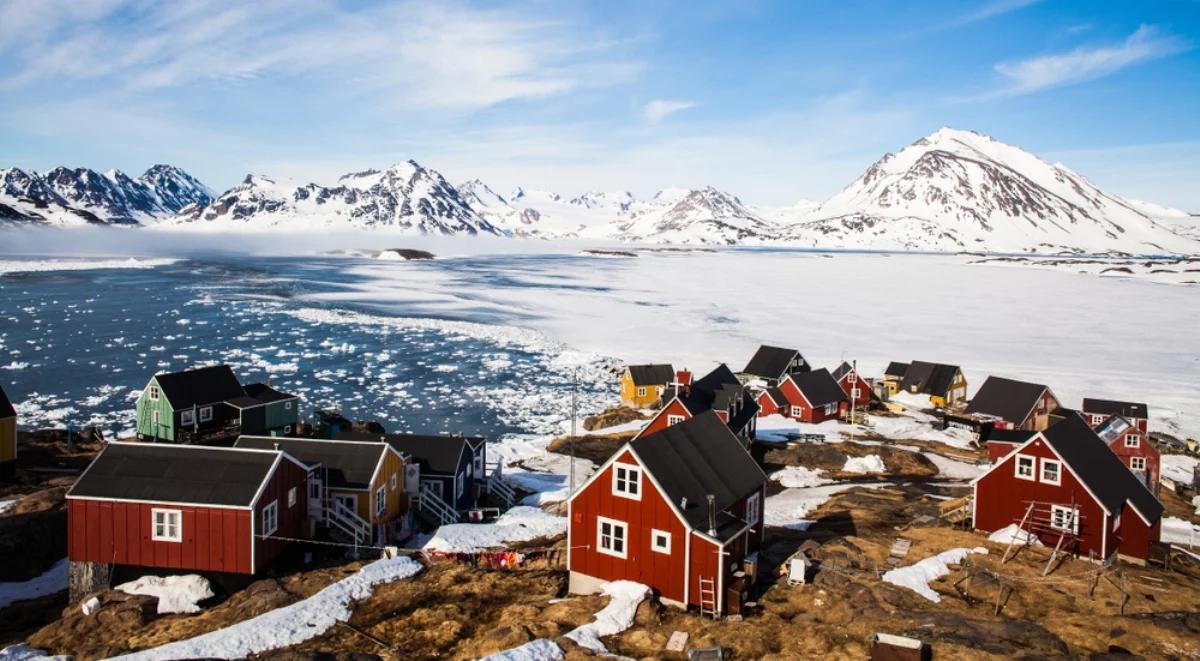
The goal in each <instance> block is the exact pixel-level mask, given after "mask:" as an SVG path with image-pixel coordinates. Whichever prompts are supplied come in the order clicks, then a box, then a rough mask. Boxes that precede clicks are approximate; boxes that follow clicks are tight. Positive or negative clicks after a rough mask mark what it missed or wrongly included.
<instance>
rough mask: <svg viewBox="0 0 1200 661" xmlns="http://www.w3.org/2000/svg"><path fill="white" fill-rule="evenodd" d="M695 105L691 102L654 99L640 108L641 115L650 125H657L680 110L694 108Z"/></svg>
mask: <svg viewBox="0 0 1200 661" xmlns="http://www.w3.org/2000/svg"><path fill="white" fill-rule="evenodd" d="M695 107H696V104H695V102H693V101H677V100H670V99H655V100H653V101H651V102H650V103H647V104H646V107H644V108H642V115H643V116H644V117H645V118H646V119H647V120H648V121H649V122H650V123H651V124H657V123H659V122H661V121H662V120H663V119H665V118H666V117H667V115H673V114H675V113H677V112H679V111H680V110H687V109H688V108H695Z"/></svg>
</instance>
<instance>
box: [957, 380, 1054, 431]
mask: <svg viewBox="0 0 1200 661" xmlns="http://www.w3.org/2000/svg"><path fill="white" fill-rule="evenodd" d="M1047 390H1049V388H1048V387H1047V386H1044V385H1042V384H1040V383H1027V382H1025V381H1017V380H1015V379H1006V378H1004V377H1001V376H989V377H988V378H987V380H986V381H984V382H983V385H982V386H981V387H980V388H979V390H978V391H977V392H976V393H975V396H974V397H972V398H971V401H970V403H969V404H967V408H966V409H965V410H964V413H978V414H983V415H994V416H996V417H997V418H1000V419H1002V420H1007V421H1008V422H1012V423H1014V424H1021V423H1022V422H1024V421H1025V418H1027V417H1029V413H1030V412H1031V411H1033V409H1034V407H1035V406H1037V404H1038V401H1040V400H1041V398H1042V395H1043V394H1044V393H1045V392H1046V391H1047Z"/></svg>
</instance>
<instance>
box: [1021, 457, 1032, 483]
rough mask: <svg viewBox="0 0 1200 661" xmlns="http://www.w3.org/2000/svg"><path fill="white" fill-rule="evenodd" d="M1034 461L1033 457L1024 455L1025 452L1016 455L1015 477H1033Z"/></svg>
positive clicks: (1022, 478) (1030, 478)
mask: <svg viewBox="0 0 1200 661" xmlns="http://www.w3.org/2000/svg"><path fill="white" fill-rule="evenodd" d="M1034 461H1035V460H1034V458H1033V457H1031V456H1029V455H1026V454H1019V455H1017V478H1018V479H1021V480H1032V479H1035V478H1034V477H1033V465H1034Z"/></svg>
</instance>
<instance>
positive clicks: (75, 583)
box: [67, 562, 112, 604]
mask: <svg viewBox="0 0 1200 661" xmlns="http://www.w3.org/2000/svg"><path fill="white" fill-rule="evenodd" d="M111 581H112V565H110V564H108V563H105V562H71V563H70V565H69V569H68V572H67V590H68V598H69V599H70V602H71V603H72V604H77V603H79V602H80V601H82V600H83V598H84V597H86V596H88V595H90V594H95V593H97V592H103V591H104V590H107V589H109V588H110V587H112V586H111V585H109V583H110V582H111Z"/></svg>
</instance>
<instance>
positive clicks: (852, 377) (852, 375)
mask: <svg viewBox="0 0 1200 661" xmlns="http://www.w3.org/2000/svg"><path fill="white" fill-rule="evenodd" d="M846 377H847V378H846V380H847V381H849V382H850V383H857V382H858V372H850V373H849V374H847V375H846Z"/></svg>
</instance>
